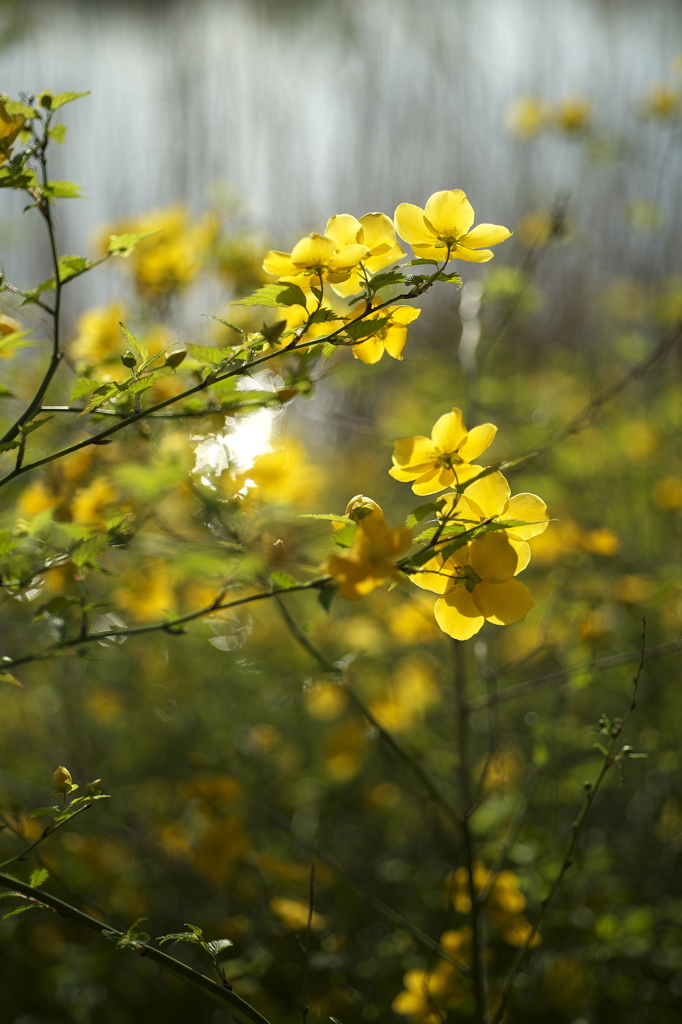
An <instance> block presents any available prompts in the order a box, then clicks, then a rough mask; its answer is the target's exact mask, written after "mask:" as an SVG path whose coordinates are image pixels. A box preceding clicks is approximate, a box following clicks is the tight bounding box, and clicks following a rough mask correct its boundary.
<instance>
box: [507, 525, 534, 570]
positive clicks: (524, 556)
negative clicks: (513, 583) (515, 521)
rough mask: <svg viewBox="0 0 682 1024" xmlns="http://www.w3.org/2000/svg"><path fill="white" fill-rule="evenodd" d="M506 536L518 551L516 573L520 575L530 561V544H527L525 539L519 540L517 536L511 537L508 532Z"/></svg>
mask: <svg viewBox="0 0 682 1024" xmlns="http://www.w3.org/2000/svg"><path fill="white" fill-rule="evenodd" d="M505 536H506V537H508V538H509V543H510V544H511V546H512V547H513V548H514V551H515V552H516V557H517V559H518V563H517V566H516V572H515V573H514V575H515V576H518V575H519V573H520V572H523V570H524V569H525V568H526V566H527V565H528V563H529V562H530V544H526V542H525V540H517V539H516V537H510V536H509V534H508V533H506V534H505Z"/></svg>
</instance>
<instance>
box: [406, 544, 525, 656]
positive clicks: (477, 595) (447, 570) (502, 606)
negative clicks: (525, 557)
mask: <svg viewBox="0 0 682 1024" xmlns="http://www.w3.org/2000/svg"><path fill="white" fill-rule="evenodd" d="M522 568H523V564H522V562H521V560H520V559H519V555H518V553H517V551H516V550H515V549H514V547H513V546H512V544H511V542H510V540H509V538H508V537H506V536H504V535H503V534H502V533H486V534H485V535H484V536H483V537H481V538H480V539H479V540H473V541H470V543H469V544H465V545H464V546H463V547H461V548H459V550H458V551H455V553H454V554H453V555H451V556H450V557H449V558H447V559H445V560H443V559H442V558H441V557H440V556H436V557H435V558H432V559H430V560H429V561H428V562H426V563H425V564H424V565H423V566H422V567H421V569H420V570H418V571H417V572H415V573H414V574H413V575H412V577H411V578H412V582H413V583H416V584H417V586H419V587H423V588H424V589H425V590H432V591H434V592H435V593H436V594H442V595H443V596H442V597H440V598H439V599H438V600H437V601H436V603H435V605H434V609H433V613H434V615H435V617H436V622H437V623H438V625H439V626H440V628H441V629H442V630H443V632H444V633H447V634H448V636H451V637H454V638H455V640H468V639H469V637H472V636H474V634H475V633H478V631H479V630H480V629H481V628H482V627H483V623H484V622H486V621H488V622H492V623H493V624H494V625H496V626H508V625H511V624H512V623H514V622H520V621H521V619H524V618H525V617H526V615H527V614H528V612H529V611H530V610H531V608H532V607H533V606H534V604H535V602H534V601H533V598H532V597H531V595H530V592H529V590H528V588H527V587H525V586H524V585H523V583H519V581H518V580H515V579H512V577H513V576H515V575H516V573H517V572H520V571H521V569H522Z"/></svg>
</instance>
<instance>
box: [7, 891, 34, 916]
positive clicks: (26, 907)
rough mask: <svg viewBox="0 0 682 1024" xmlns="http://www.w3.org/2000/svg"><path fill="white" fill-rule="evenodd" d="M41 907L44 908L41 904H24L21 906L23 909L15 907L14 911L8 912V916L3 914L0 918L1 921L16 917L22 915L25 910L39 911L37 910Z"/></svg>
mask: <svg viewBox="0 0 682 1024" xmlns="http://www.w3.org/2000/svg"><path fill="white" fill-rule="evenodd" d="M17 895H20V894H19V893H17ZM25 898H26V897H24V899H25ZM43 907H44V904H43V903H33V902H31V903H25V904H24V905H23V907H16V908H15V909H14V910H10V912H9V913H8V914H3V915H2V917H3V920H7V918H8V917H16V916H17V914H23V913H25V912H26V911H27V910H39V909H41V908H43Z"/></svg>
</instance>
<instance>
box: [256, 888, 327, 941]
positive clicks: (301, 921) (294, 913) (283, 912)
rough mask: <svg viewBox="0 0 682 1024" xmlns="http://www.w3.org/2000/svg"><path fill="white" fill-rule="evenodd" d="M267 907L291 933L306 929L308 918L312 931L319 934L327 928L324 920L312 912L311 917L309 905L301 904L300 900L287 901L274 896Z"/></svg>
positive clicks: (281, 897) (282, 897)
mask: <svg viewBox="0 0 682 1024" xmlns="http://www.w3.org/2000/svg"><path fill="white" fill-rule="evenodd" d="M269 905H270V910H271V911H272V913H273V914H275V915H276V916H277V917H278V918H279V919H280V921H283V922H284V924H285V925H286V926H287V928H291V930H292V931H295V932H296V931H304V930H305V929H306V928H307V927H308V918H310V927H311V928H312V929H313V931H316V932H319V931H322V930H323V929H324V928H326V927H327V921H326V919H325V918H324V917H322V915H321V914H318V913H317V912H316V911H314V910H313V912H312V915H311V914H310V907H309V905H308V904H307V903H301V901H300V900H288V899H286V898H285V897H284V896H275V897H274V899H271V900H270V904H269Z"/></svg>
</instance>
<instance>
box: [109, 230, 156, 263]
mask: <svg viewBox="0 0 682 1024" xmlns="http://www.w3.org/2000/svg"><path fill="white" fill-rule="evenodd" d="M158 234H159V232H158V231H140V232H135V231H127V232H125V233H124V234H122V235H110V236H109V245H108V246H107V252H108V253H111V255H112V256H121V257H122V258H123V259H124V260H126V259H128V257H129V256H130V254H131V252H133V250H134V249H135V246H136V245H137V243H138V242H141V241H142V239H143V238H151V237H152V235H158Z"/></svg>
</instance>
